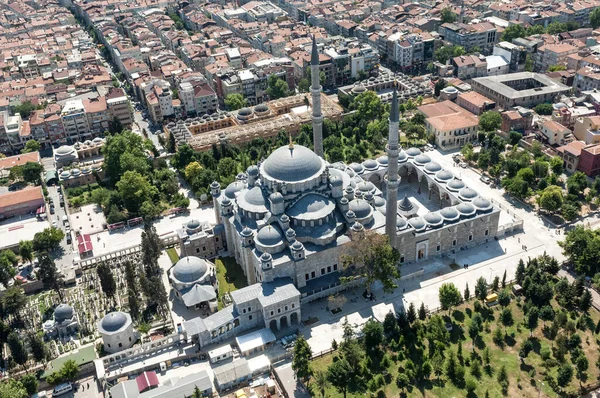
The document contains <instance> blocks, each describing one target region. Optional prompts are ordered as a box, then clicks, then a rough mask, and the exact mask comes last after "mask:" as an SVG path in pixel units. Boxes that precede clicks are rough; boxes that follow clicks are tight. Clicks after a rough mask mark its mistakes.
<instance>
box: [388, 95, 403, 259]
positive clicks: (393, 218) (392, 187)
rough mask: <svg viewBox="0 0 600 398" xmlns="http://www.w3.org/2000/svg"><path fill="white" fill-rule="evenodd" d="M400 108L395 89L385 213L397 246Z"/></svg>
mask: <svg viewBox="0 0 600 398" xmlns="http://www.w3.org/2000/svg"><path fill="white" fill-rule="evenodd" d="M399 122H400V117H399V109H398V93H397V92H396V90H395V89H394V95H393V97H392V107H391V109H390V127H389V133H388V134H389V135H388V144H387V148H386V150H387V156H388V172H387V179H386V184H387V196H386V213H385V218H386V222H385V232H386V233H387V235H388V237H389V239H390V245H391V246H392V247H396V240H397V239H396V223H397V218H398V210H397V205H398V184H399V181H398V150H399V145H398V141H399V137H398V130H399V127H398V125H399Z"/></svg>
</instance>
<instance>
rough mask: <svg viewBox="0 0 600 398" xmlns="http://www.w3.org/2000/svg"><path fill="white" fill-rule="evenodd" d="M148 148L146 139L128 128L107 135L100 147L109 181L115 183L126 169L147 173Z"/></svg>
mask: <svg viewBox="0 0 600 398" xmlns="http://www.w3.org/2000/svg"><path fill="white" fill-rule="evenodd" d="M148 149H150V144H148V141H145V140H144V139H143V138H142V137H141V136H140V135H139V134H135V133H133V132H131V131H129V130H124V131H123V132H122V133H120V134H115V135H110V136H108V137H107V138H106V142H105V144H104V146H103V147H102V153H103V155H104V169H105V170H106V174H107V175H108V177H109V178H110V179H111V183H112V184H116V183H117V182H118V181H119V180H120V179H121V177H122V176H123V174H124V173H125V172H126V171H137V172H138V173H141V174H145V173H147V172H148V170H149V169H150V164H149V162H148Z"/></svg>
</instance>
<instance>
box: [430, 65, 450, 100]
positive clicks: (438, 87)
mask: <svg viewBox="0 0 600 398" xmlns="http://www.w3.org/2000/svg"><path fill="white" fill-rule="evenodd" d="M444 62H445V61H444ZM447 85H448V83H447V82H446V80H444V79H441V78H440V79H438V80H437V81H436V82H435V85H434V86H433V94H434V95H435V96H436V97H439V95H440V92H441V91H442V90H443V89H444V88H446V86H447Z"/></svg>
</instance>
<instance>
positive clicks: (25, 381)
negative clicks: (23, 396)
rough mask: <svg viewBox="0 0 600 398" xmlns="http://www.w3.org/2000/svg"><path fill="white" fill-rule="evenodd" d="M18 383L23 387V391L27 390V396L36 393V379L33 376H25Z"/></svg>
mask: <svg viewBox="0 0 600 398" xmlns="http://www.w3.org/2000/svg"><path fill="white" fill-rule="evenodd" d="M19 381H20V382H21V384H22V385H23V387H25V390H27V395H30V396H31V395H34V394H35V393H37V392H38V379H37V377H35V375H34V374H32V373H30V374H26V375H24V376H23V377H21V378H20V379H19ZM0 397H3V395H2V394H0Z"/></svg>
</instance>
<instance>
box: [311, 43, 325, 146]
mask: <svg viewBox="0 0 600 398" xmlns="http://www.w3.org/2000/svg"><path fill="white" fill-rule="evenodd" d="M310 74H311V76H310V78H311V79H310V80H311V84H310V92H311V94H312V128H313V141H314V145H315V153H316V154H317V155H319V156H320V157H324V156H323V115H322V114H321V81H320V78H321V71H320V70H319V51H318V50H317V39H316V38H315V37H314V36H313V42H312V54H311V56H310Z"/></svg>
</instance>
